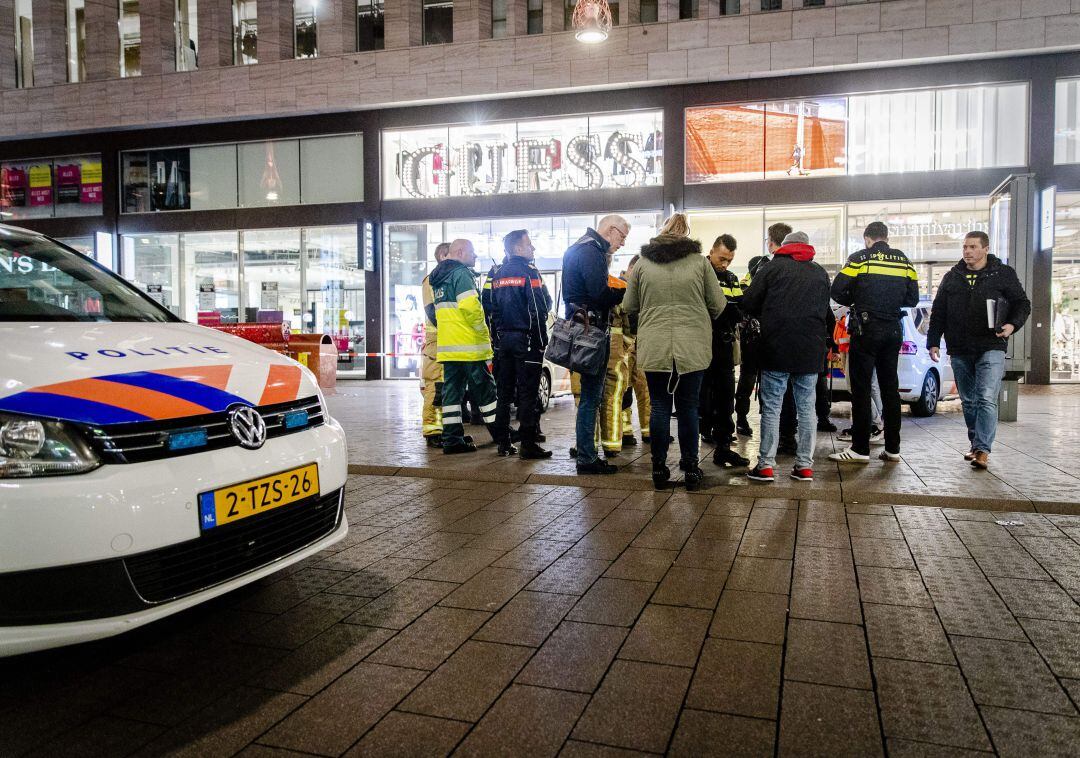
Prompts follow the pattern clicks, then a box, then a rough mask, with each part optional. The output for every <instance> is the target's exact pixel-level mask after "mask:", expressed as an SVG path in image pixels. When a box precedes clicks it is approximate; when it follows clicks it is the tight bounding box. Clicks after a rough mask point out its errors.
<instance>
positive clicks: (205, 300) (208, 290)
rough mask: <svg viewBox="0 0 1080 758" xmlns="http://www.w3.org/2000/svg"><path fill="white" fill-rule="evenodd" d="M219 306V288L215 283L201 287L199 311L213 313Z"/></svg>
mask: <svg viewBox="0 0 1080 758" xmlns="http://www.w3.org/2000/svg"><path fill="white" fill-rule="evenodd" d="M216 305H217V287H216V286H215V285H214V283H213V282H209V283H207V284H200V285H199V310H200V311H212V310H214V307H215V306H216Z"/></svg>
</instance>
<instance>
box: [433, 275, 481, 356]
mask: <svg viewBox="0 0 1080 758" xmlns="http://www.w3.org/2000/svg"><path fill="white" fill-rule="evenodd" d="M430 278H431V289H432V294H433V295H434V301H435V302H434V308H433V310H434V312H435V323H436V325H437V328H438V335H437V339H438V351H437V353H436V358H437V360H439V361H441V362H444V363H445V362H447V361H455V362H456V361H486V360H490V358H491V356H492V351H491V336H490V333H489V332H488V327H487V321H486V320H485V319H484V309H483V306H481V304H480V293H479V292H477V290H476V279H475V278H474V276H473V274H472V272H471V271H470V270H469V269H468V267H466V266H465V265H464V264H463V263H461V262H460V261H456V260H445V261H443V262H442V263H440V264H439V265H438V266H436V267H435V270H434V271H432V272H431V277H430Z"/></svg>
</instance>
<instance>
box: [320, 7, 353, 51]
mask: <svg viewBox="0 0 1080 758" xmlns="http://www.w3.org/2000/svg"><path fill="white" fill-rule="evenodd" d="M349 4H350V0H319V9H318V16H317V19H318V31H317V33H318V45H319V57H320V58H325V57H326V56H328V55H341V54H342V53H343V52H345V49H346V48H345V47H344V46H343V44H344V41H343V40H342V33H341V32H342V29H341V26H342V21H343V19H342V11H343V10H344V8H345V6H347V5H349Z"/></svg>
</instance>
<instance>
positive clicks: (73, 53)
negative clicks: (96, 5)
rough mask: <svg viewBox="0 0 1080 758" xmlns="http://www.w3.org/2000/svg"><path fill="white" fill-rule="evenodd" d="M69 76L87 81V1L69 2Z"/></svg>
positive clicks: (76, 79) (69, 78)
mask: <svg viewBox="0 0 1080 758" xmlns="http://www.w3.org/2000/svg"><path fill="white" fill-rule="evenodd" d="M67 72H68V74H67V76H68V81H69V82H72V83H74V82H85V81H86V1H85V0H67Z"/></svg>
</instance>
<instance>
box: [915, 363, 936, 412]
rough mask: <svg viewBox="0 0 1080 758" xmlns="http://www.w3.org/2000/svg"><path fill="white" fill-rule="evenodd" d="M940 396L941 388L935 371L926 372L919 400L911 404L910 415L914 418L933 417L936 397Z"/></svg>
mask: <svg viewBox="0 0 1080 758" xmlns="http://www.w3.org/2000/svg"><path fill="white" fill-rule="evenodd" d="M940 394H941V386H940V382H939V381H938V375H937V372H936V371H928V372H926V378H925V379H923V384H922V394H921V395H919V399H918V400H916V401H915V402H914V403H912V404H911V413H912V415H915V416H923V417H926V416H933V415H934V412H935V411H936V410H937V404H938V396H939V395H940Z"/></svg>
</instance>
